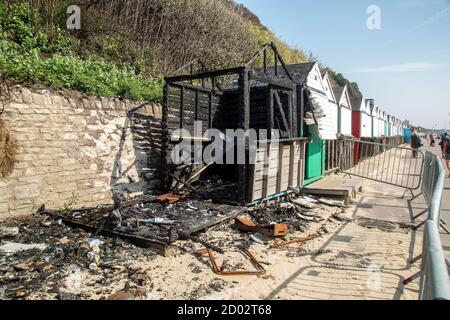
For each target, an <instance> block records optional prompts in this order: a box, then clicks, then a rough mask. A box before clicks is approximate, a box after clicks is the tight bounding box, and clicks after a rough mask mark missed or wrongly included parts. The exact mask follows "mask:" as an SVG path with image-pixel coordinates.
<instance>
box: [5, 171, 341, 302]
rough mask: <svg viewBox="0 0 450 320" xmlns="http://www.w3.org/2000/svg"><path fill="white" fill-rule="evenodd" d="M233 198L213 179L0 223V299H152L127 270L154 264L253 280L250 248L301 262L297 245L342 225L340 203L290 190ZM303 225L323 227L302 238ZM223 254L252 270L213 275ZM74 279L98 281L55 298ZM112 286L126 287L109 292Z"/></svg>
mask: <svg viewBox="0 0 450 320" xmlns="http://www.w3.org/2000/svg"><path fill="white" fill-rule="evenodd" d="M214 184H215V185H214ZM237 189H238V188H236V186H235V185H234V184H233V183H226V182H224V181H220V179H216V180H215V183H212V182H211V180H208V181H200V182H198V183H196V184H195V187H192V188H188V189H187V191H185V192H180V193H177V194H176V193H168V194H164V195H161V196H140V197H137V198H134V199H121V200H120V201H117V202H116V204H114V205H103V206H98V207H95V208H84V209H70V210H69V209H65V210H48V209H46V208H45V207H44V206H43V207H41V208H40V209H39V210H38V212H37V213H36V214H35V215H33V216H32V217H27V218H22V219H15V220H10V221H5V222H3V223H1V224H0V238H1V244H0V299H41V298H44V299H46V298H48V299H92V298H93V299H128V298H130V299H131V298H132V299H146V298H149V297H148V292H151V291H152V290H156V289H155V288H153V284H152V281H151V280H150V279H151V277H152V275H151V274H149V272H145V271H142V270H135V268H134V267H132V265H131V262H133V261H137V260H139V261H141V262H142V263H143V264H146V263H148V264H151V262H152V261H153V260H154V259H156V258H157V257H158V256H159V257H161V256H164V257H167V258H165V259H170V258H169V257H170V256H177V255H185V254H189V255H197V256H203V257H204V258H205V259H207V260H208V264H209V268H210V270H209V272H213V273H214V274H216V275H218V276H227V275H261V274H264V273H265V267H264V262H262V261H260V259H258V258H256V257H255V256H254V254H253V253H252V249H253V248H254V247H253V246H255V245H260V246H263V248H266V249H283V248H286V250H289V248H290V246H291V245H292V244H297V245H298V244H300V247H297V246H296V247H295V250H296V251H297V253H305V252H302V250H301V244H302V243H304V242H307V241H309V240H312V239H314V238H317V237H321V236H322V235H323V233H326V226H325V224H326V222H327V221H330V219H334V221H340V222H344V221H347V219H346V218H345V217H344V216H342V215H340V212H341V211H342V207H343V206H344V205H343V203H342V202H340V201H335V200H329V199H328V200H327V199H318V198H313V197H309V196H300V195H299V194H295V190H294V192H292V193H291V194H290V195H287V196H285V197H284V198H280V199H279V200H277V201H276V202H268V203H259V204H256V205H253V206H238V205H235V204H226V203H227V202H228V203H229V202H230V201H229V199H230V197H233V192H235V190H237ZM227 198H228V200H227ZM324 208H325V210H324ZM326 208H332V209H333V210H326ZM322 211H324V212H322ZM312 223H322V225H323V227H322V228H319V229H317V230H316V231H315V232H314V233H308V232H309V231H310V230H309V228H310V224H312ZM324 230H325V231H324ZM218 235H219V236H218ZM220 235H227V236H223V237H221V236H220ZM194 244H195V245H194ZM229 250H239V251H240V253H241V254H242V255H244V256H245V257H246V259H248V261H249V262H250V266H252V268H251V270H243V268H242V266H240V265H234V266H225V263H224V262H223V263H222V265H220V263H218V262H217V260H216V258H217V256H219V255H221V254H224V253H225V252H226V251H229ZM290 251H292V250H290ZM303 251H304V250H303ZM80 271H83V272H88V273H92V274H93V275H99V277H98V278H94V279H97V280H93V281H94V282H93V283H92V286H93V288H96V289H95V290H94V293H92V292H84V293H83V292H81V293H80V292H78V294H76V295H74V294H72V293H70V290H69V291H67V290H62V289H61V288H66V289H67V287H70V286H71V284H70V281H72V282H74V285H76V283H77V277H76V275H77V274H79V272H80ZM71 274H72V276H71ZM119 278H120V279H122V280H124V279H126V281H125V284H123V283H122V282H121V283H122V287H120V286H119V287H117V288H116V287H115V286H114V284H117V283H118V282H119V280H118V279H119ZM68 279H69V280H68ZM68 281H69V283H68ZM44 284H45V285H44ZM216 284H217V283H216ZM213 287H220V286H219V285H215V286H214V285H213ZM114 291H116V296H115V295H112V293H114ZM117 292H118V293H117Z"/></svg>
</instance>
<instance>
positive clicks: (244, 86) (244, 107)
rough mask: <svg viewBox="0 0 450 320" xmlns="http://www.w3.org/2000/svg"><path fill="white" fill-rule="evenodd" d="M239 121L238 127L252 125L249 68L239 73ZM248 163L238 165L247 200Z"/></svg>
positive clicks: (243, 127) (244, 196)
mask: <svg viewBox="0 0 450 320" xmlns="http://www.w3.org/2000/svg"><path fill="white" fill-rule="evenodd" d="M238 85H239V122H238V126H237V127H238V128H239V129H243V130H244V131H247V130H248V129H249V127H250V79H249V71H248V69H244V70H242V71H241V72H240V73H239V80H238ZM245 145H246V147H245V153H246V154H245V160H246V161H244V162H245V163H247V159H248V155H247V149H248V141H247V139H246V141H245ZM247 167H248V166H247V164H240V165H238V175H239V178H238V180H239V188H240V195H241V196H242V200H243V201H244V202H247V200H248V199H247V195H248V194H249V193H248V192H247V190H248V183H249V181H248V171H247Z"/></svg>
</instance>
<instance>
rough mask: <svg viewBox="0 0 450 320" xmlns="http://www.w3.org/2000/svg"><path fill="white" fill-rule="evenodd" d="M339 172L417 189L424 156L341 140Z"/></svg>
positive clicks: (385, 145) (372, 144)
mask: <svg viewBox="0 0 450 320" xmlns="http://www.w3.org/2000/svg"><path fill="white" fill-rule="evenodd" d="M340 143H341V145H340V148H339V149H340V157H339V158H340V162H339V168H340V170H341V171H342V172H343V173H345V174H348V175H352V176H356V177H361V178H366V179H370V180H375V181H379V182H383V183H387V184H390V185H394V186H398V187H402V188H406V189H409V190H416V189H419V188H420V186H421V181H422V171H423V164H424V154H423V153H422V152H421V151H420V150H414V149H411V148H405V147H396V146H393V145H388V144H381V143H373V142H366V141H360V140H345V139H344V140H342V141H341V142H340Z"/></svg>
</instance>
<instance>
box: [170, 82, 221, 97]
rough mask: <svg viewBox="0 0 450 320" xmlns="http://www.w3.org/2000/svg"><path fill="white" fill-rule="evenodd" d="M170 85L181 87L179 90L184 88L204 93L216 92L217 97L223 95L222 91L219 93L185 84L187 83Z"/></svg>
mask: <svg viewBox="0 0 450 320" xmlns="http://www.w3.org/2000/svg"><path fill="white" fill-rule="evenodd" d="M170 85H171V86H175V87H179V88H181V87H184V88H186V89H191V90H198V91H200V92H204V93H209V92H214V93H215V94H216V95H220V94H222V93H221V92H220V91H217V90H215V89H208V88H202V87H198V86H195V85H191V84H189V83H185V82H171V83H170Z"/></svg>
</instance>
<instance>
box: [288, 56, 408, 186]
mask: <svg viewBox="0 0 450 320" xmlns="http://www.w3.org/2000/svg"><path fill="white" fill-rule="evenodd" d="M287 69H288V71H289V73H290V74H291V75H292V76H293V77H294V80H295V81H296V82H297V83H300V84H301V85H302V86H303V87H304V88H306V89H307V91H308V93H309V97H308V99H307V102H308V103H306V106H305V109H306V110H305V113H304V114H305V123H306V124H309V126H308V125H307V126H306V127H305V130H306V131H307V132H306V133H305V136H307V137H309V138H310V141H309V143H308V146H307V155H306V162H307V163H306V168H305V184H308V183H311V182H314V181H316V180H320V179H321V178H323V176H324V175H325V174H326V173H327V172H330V171H333V170H335V169H337V167H338V166H339V153H340V151H342V150H339V148H340V147H341V144H339V141H340V140H342V139H360V140H361V141H369V142H377V143H383V144H389V145H399V144H401V143H403V142H405V138H406V142H408V141H409V136H410V125H409V122H408V121H402V120H400V119H399V118H397V117H395V116H394V115H390V114H388V113H387V112H386V111H384V110H383V108H382V107H381V106H380V105H378V104H377V103H376V100H375V99H373V98H370V99H368V98H366V97H363V96H352V94H351V90H350V88H349V87H348V85H344V86H340V85H339V84H338V83H337V82H336V81H335V79H334V77H333V76H332V74H331V73H330V72H329V71H327V70H323V69H321V68H320V65H319V63H317V62H309V63H303V64H296V65H288V66H287ZM405 136H406V137H405ZM341 148H342V147H341Z"/></svg>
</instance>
